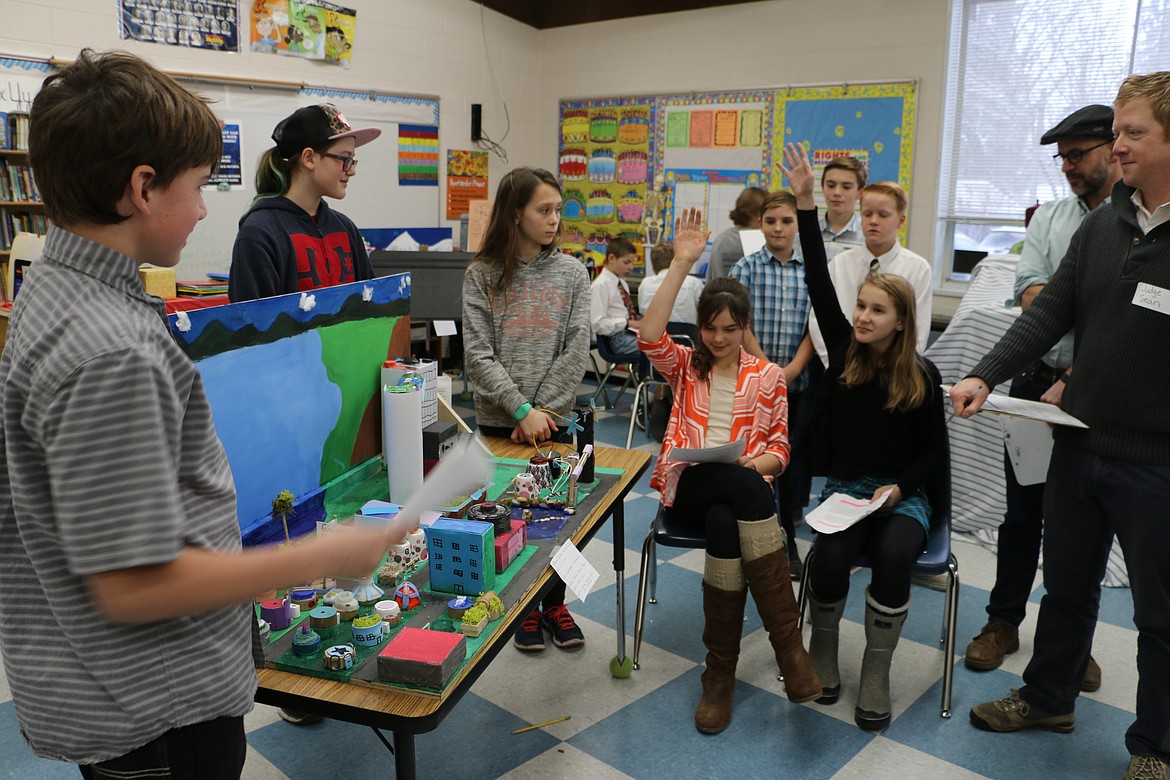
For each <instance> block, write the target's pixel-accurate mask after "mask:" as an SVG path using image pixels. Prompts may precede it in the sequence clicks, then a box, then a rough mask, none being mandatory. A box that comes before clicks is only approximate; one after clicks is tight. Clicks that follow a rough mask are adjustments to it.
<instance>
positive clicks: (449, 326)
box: [431, 320, 459, 336]
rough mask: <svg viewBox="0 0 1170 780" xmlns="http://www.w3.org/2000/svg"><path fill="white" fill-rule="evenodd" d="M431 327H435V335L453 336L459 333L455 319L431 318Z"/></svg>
mask: <svg viewBox="0 0 1170 780" xmlns="http://www.w3.org/2000/svg"><path fill="white" fill-rule="evenodd" d="M431 327H432V328H434V329H435V335H436V336H454V335H456V334H457V333H459V330H458V328H456V327H455V320H431Z"/></svg>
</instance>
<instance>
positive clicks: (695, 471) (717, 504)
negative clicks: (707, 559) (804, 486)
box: [670, 463, 776, 558]
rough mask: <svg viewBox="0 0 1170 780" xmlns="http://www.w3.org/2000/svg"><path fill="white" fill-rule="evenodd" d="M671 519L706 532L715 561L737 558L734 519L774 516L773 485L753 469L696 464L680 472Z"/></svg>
mask: <svg viewBox="0 0 1170 780" xmlns="http://www.w3.org/2000/svg"><path fill="white" fill-rule="evenodd" d="M670 512H671V517H673V518H674V519H675V520H677V521H678V522H680V523H683V524H684V525H688V526H690V527H692V528H703V529H704V530H705V531H706V532H707V552H708V553H710V554H711V556H712V557H714V558H739V557H740V550H739V526H738V525H737V523H736V521H737V520H766V519H767V518H769V517H772V516H773V515H774V514H775V513H776V504H775V498H774V497H773V494H772V486H771V485H769V484H768V483H767V481H766V480H765V479H764V478H763V477H762V476H760V474H759V473H758V472H756V471H755V470H754V469H749V468H745V467H743V466H738V465H736V464H734V463H697V464H695V465H693V466H687V467H686V468H685V469H683V472H682V474H681V475H680V476H679V480H678V490H677V491H676V492H675V494H674V505H673V506H671V508H670Z"/></svg>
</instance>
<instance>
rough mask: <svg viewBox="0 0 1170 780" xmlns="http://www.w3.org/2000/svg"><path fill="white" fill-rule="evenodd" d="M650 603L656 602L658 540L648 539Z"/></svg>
mask: <svg viewBox="0 0 1170 780" xmlns="http://www.w3.org/2000/svg"><path fill="white" fill-rule="evenodd" d="M650 603H651V604H657V603H658V542H656V541H654V539H653V537H651V539H650Z"/></svg>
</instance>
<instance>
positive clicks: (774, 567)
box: [743, 547, 821, 704]
mask: <svg viewBox="0 0 1170 780" xmlns="http://www.w3.org/2000/svg"><path fill="white" fill-rule="evenodd" d="M743 573H744V575H745V576H746V577H747V581H748V589H749V590H750V591H751V593H752V598H753V599H755V602H756V609H757V610H758V611H759V613H760V619H761V620H763V621H764V628H765V629H767V631H768V639H769V641H771V643H772V649H773V650H774V651H775V653H776V663H777V664H778V665H779V667H780V674H782V675H784V691H785V693H786V694H787V695H788V700H789V701H793V702H796V703H797V704H801V703H803V702H806V701H814V700H816V699H819V698H820V697H821V682H820V680H819V679H817V673H816V672H814V671H813V668H812V664H811V663H810V662H809V660H808V652H806V651H805V649H804V640H803V639H802V637H801V635H800V631H799V630H798V629H797V627H796V623H797V620H798V619H799V618H800V610H799V609H797V606H796V596H794V595H793V593H792V580H791V577H790V576H789V572H788V553H787V552H786V551H785V550H784V548H782V547H781V548H780V549H778V550H775V551H773V552H770V553H768V554H767V555H764V556H763V557H760V558H756V559H755V560H752V561H749V560H747V559H746V558H745V559H744V562H743Z"/></svg>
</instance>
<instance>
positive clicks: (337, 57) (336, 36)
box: [320, 2, 357, 68]
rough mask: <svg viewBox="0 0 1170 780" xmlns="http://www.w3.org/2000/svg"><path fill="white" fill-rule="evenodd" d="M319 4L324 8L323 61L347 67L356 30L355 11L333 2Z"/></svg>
mask: <svg viewBox="0 0 1170 780" xmlns="http://www.w3.org/2000/svg"><path fill="white" fill-rule="evenodd" d="M320 5H321V7H323V8H324V9H325V61H326V62H328V63H329V64H330V65H338V66H340V67H342V68H348V67H349V61H350V58H351V56H352V55H353V36H354V32H355V31H356V30H357V11H355V10H354V9H352V8H343V7H341V6H339V5H334V4H333V3H326V2H321V3H320Z"/></svg>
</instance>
